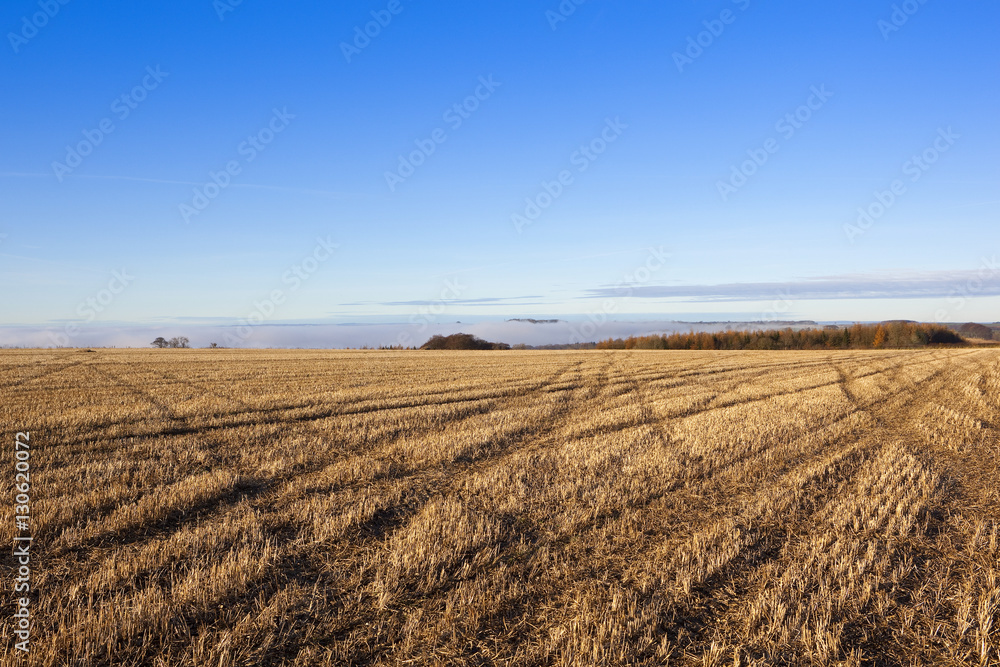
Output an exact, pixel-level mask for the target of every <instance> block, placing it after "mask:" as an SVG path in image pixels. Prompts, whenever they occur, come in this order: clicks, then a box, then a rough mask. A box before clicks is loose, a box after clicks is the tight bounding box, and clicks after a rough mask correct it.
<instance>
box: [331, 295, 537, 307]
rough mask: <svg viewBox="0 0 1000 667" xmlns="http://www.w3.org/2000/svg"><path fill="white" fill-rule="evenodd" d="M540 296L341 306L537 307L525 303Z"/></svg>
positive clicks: (532, 303)
mask: <svg viewBox="0 0 1000 667" xmlns="http://www.w3.org/2000/svg"><path fill="white" fill-rule="evenodd" d="M542 298H544V297H542V296H541V295H539V294H533V295H530V296H512V297H502V296H492V297H483V298H480V299H444V300H442V299H436V300H435V299H427V300H425V299H421V300H417V301H358V302H355V303H342V304H340V305H341V306H434V305H438V304H446V305H449V306H483V305H505V306H536V305H540V304H541V303H542V302H541V301H525V299H542Z"/></svg>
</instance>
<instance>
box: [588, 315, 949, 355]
mask: <svg viewBox="0 0 1000 667" xmlns="http://www.w3.org/2000/svg"><path fill="white" fill-rule="evenodd" d="M964 343H965V340H964V339H963V338H962V337H961V336H960V335H958V334H957V333H956V332H954V331H952V330H951V329H948V328H947V327H944V326H940V325H937V324H920V323H917V322H900V321H895V322H882V323H881V324H855V325H853V326H850V327H824V328H822V329H799V330H794V329H791V328H786V329H771V330H758V331H721V332H717V333H709V332H698V333H695V332H691V333H674V334H669V335H668V334H661V335H652V336H630V337H628V338H625V339H624V340H623V339H621V338H615V339H610V338H609V339H607V340H603V341H601V342H599V343H597V349H599V350H824V349H837V350H857V349H879V348H909V347H924V346H926V345H961V344H964Z"/></svg>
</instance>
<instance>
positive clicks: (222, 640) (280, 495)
mask: <svg viewBox="0 0 1000 667" xmlns="http://www.w3.org/2000/svg"><path fill="white" fill-rule="evenodd" d="M0 366H2V370H3V374H2V379H0V386H2V397H3V400H2V401H0V413H2V418H3V419H2V423H3V424H5V426H6V429H7V435H6V439H7V441H8V442H9V443H11V444H9V446H8V449H9V450H10V452H11V454H10V456H11V459H9V460H12V458H13V444H12V443H13V441H14V434H15V433H16V432H18V431H30V433H31V443H32V458H31V470H32V477H31V500H32V510H31V512H32V514H31V520H32V526H31V534H32V536H33V538H34V541H33V543H32V547H31V548H32V577H33V579H32V589H33V598H32V603H31V604H32V614H33V616H32V618H33V622H34V624H35V625H34V627H33V630H32V652H31V655H30V658H29V659H24V658H21V657H19V656H18V655H16V653H15V651H14V649H13V646H12V642H10V641H8V642H6V643H5V645H4V647H3V649H2V653H0V654H2V660H3V662H4V664H15V662H18V663H19V664H37V665H53V666H57V665H257V664H273V665H282V664H287V665H327V664H329V665H348V664H365V665H369V664H371V665H381V664H385V665H394V664H451V665H496V664H502V665H620V664H639V665H662V664H671V665H674V664H676V665H703V666H712V665H835V664H843V665H980V666H985V665H998V664H1000V479H998V477H1000V475H998V469H1000V444H998V443H1000V440H998V430H997V429H998V428H1000V352H997V351H995V350H991V349H975V348H967V349H957V350H942V349H925V350H920V351H865V352H862V351H855V352H684V351H672V352H654V351H648V352H640V351H607V352H604V351H588V352H531V351H529V352H428V351H420V352H387V351H344V352H341V351H237V350H176V351H175V350H153V351H125V350H122V351H116V350H98V351H96V352H85V351H75V350H73V351H66V350H59V351H33V350H5V351H3V352H2V353H0ZM8 470H11V467H9V466H8ZM10 475H11V477H12V476H13V472H11V473H10ZM0 514H2V518H0V521H2V525H3V526H4V531H5V535H6V536H7V537H5V539H7V541H8V544H9V543H10V541H9V536H10V535H11V534H12V532H13V531H12V527H13V525H14V522H13V507H12V505H11V504H10V503H5V504H4V505H3V509H2V511H0ZM8 553H9V552H8ZM15 572H16V565H15V563H14V561H13V559H12V558H11V557H10V556H9V555H8V556H7V557H5V558H3V559H2V563H0V575H2V577H3V582H4V583H3V586H4V589H5V590H7V591H10V590H11V589H10V588H8V586H10V584H9V583H8V582H12V581H13V580H14V577H15V576H16V574H15ZM8 599H9V597H8ZM13 610H14V606H13V604H8V603H5V604H4V607H3V612H2V616H3V618H4V623H5V625H6V626H7V627H10V626H11V622H12V620H13V619H12V614H13Z"/></svg>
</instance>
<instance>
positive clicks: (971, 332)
mask: <svg viewBox="0 0 1000 667" xmlns="http://www.w3.org/2000/svg"><path fill="white" fill-rule="evenodd" d="M958 333H960V334H961V335H963V336H965V337H966V338H981V339H983V340H992V339H993V329H991V328H990V327H988V326H986V325H985V324H976V323H975V322H967V323H966V324H963V325H961V326H959V327H958Z"/></svg>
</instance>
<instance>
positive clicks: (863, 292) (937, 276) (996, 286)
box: [579, 271, 1000, 302]
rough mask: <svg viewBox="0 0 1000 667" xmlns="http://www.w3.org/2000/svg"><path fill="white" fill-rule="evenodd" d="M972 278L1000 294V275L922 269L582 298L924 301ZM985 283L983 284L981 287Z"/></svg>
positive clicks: (602, 291) (609, 290)
mask: <svg viewBox="0 0 1000 667" xmlns="http://www.w3.org/2000/svg"><path fill="white" fill-rule="evenodd" d="M969 281H975V282H976V284H977V291H976V294H977V295H980V296H997V295H1000V274H995V275H991V276H988V277H985V278H984V277H983V275H982V274H981V272H979V271H921V272H907V273H895V274H890V273H878V274H875V273H872V274H847V275H842V276H820V277H815V278H805V279H800V280H795V281H788V282H771V283H724V284H718V285H645V286H640V287H633V288H631V289H627V288H622V287H610V286H606V287H599V288H596V289H591V290H587V293H586V294H585V295H584V296H581V297H579V298H581V299H599V298H607V297H620V296H630V297H635V298H640V299H680V300H684V301H702V302H727V301H763V300H769V299H773V298H774V295H775V294H779V293H780V294H786V295H790V296H791V297H792V298H794V299H797V300H809V299H921V298H939V297H946V296H948V295H949V294H952V293H954V291H955V290H956V289H957V288H959V287H961V286H963V285H966V284H967V283H969ZM980 284H981V285H982V287H981V288H980V287H978V286H979V285H980Z"/></svg>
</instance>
